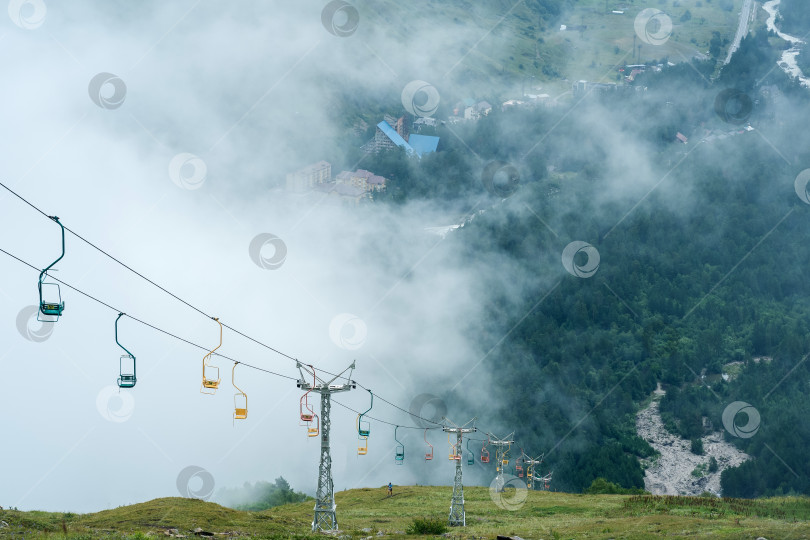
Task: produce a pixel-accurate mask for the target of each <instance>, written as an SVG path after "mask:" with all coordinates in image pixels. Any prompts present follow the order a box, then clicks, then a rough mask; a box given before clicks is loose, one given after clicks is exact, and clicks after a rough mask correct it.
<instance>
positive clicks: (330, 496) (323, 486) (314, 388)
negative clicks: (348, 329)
mask: <svg viewBox="0 0 810 540" xmlns="http://www.w3.org/2000/svg"><path fill="white" fill-rule="evenodd" d="M297 365H298V371H299V372H300V373H301V379H300V380H298V381H297V382H296V385H297V386H298V388H300V389H302V390H306V391H310V392H316V393H318V394H320V395H321V422H320V432H321V462H320V465H319V466H318V492H317V493H316V495H315V517H314V518H313V520H312V530H313V531H318V530H322V531H332V530H337V528H338V523H337V513H336V512H335V508H336V506H335V486H334V483H333V482H332V455H331V454H330V452H329V426H330V420H329V411H330V410H331V408H332V402H331V396H332V394H334V393H336V392H346V391H348V390H353V389H355V388H357V383H356V382H354V381H353V380H352V371H354V362H352V365H350V366H349V367H347V368H346V369H344V370H343V371H341V372H340V373H338V374H337V375H335V376H334V377H333V378H332V379H330V380H325V379H322V378H320V377H318V376H317V374H316V373H315V369H314V368H312V366H305V365H303V364H301V363H300V362H297ZM347 371H348V372H349V374H348V375H346V377H345V382H343V383H341V384H335V381H336V380H337V379H339V378H342V375H343V374H344V373H346V372H347ZM305 374H306V376H305ZM309 381H311V382H309Z"/></svg>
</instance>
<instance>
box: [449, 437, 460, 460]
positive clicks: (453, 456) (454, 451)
mask: <svg viewBox="0 0 810 540" xmlns="http://www.w3.org/2000/svg"><path fill="white" fill-rule="evenodd" d="M447 444H449V445H450V456H449V457H448V458H447V459H449V460H450V461H458V460H459V459H461V453H460V452H459V451H458V448H456V445H455V444H453V441H451V440H450V432H448V433H447Z"/></svg>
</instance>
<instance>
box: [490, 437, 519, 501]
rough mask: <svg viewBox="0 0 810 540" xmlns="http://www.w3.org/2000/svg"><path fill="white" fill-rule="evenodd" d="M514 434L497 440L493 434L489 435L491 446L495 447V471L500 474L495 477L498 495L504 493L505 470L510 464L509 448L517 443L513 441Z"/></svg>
mask: <svg viewBox="0 0 810 540" xmlns="http://www.w3.org/2000/svg"><path fill="white" fill-rule="evenodd" d="M514 434H515V432H514V431H513V432H512V433H510V434H509V435H507V436H506V437H504V438H503V439H499V438H497V437H496V436H495V435H493V434H492V433H488V434H487V435H488V436H489V444H491V445H492V446H494V447H495V470H496V471H497V472H498V476H496V477H495V491H497V492H498V493H500V492H501V491H503V486H504V480H503V470H504V468H505V466H506V465H508V464H509V460H508V459H507V458H506V456H507V455H508V454H509V448H510V447H511V446H512V444H513V443H514V442H515V441H514V440H512V436H513V435H514Z"/></svg>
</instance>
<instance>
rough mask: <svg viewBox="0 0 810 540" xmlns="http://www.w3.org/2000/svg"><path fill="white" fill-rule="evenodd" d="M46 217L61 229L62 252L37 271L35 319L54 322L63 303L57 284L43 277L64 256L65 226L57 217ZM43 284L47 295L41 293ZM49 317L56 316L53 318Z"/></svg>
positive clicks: (57, 318)
mask: <svg viewBox="0 0 810 540" xmlns="http://www.w3.org/2000/svg"><path fill="white" fill-rule="evenodd" d="M48 217H49V218H51V219H52V220H54V221H55V222H56V223H57V225H59V227H61V229H62V254H61V255H60V256H59V258H58V259H56V260H55V261H53V262H52V263H51V264H49V265H48V266H47V267H46V268H44V269H43V270H42V272H40V273H39V282H38V283H37V289H38V290H39V311H38V312H37V320H38V321H40V322H56V321H58V320H59V317H61V316H62V312H63V311H64V310H65V303H64V302H63V301H62V293H61V290H60V288H59V284H58V283H46V282H45V278H46V277H47V276H48V270H50V269H51V268H53V266H54V265H55V264H56V263H58V262H59V261H61V260H62V257H64V256H65V226H64V225H62V223H61V222H60V221H59V218H58V217H56V216H48ZM43 285H44V286H45V290H46V291H48V294H47V295H46V294H43ZM46 296H47V298H46ZM51 317H56V318H55V319H53V318H51Z"/></svg>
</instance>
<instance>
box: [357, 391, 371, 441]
mask: <svg viewBox="0 0 810 540" xmlns="http://www.w3.org/2000/svg"><path fill="white" fill-rule="evenodd" d="M368 393H369V394H370V395H371V404H370V405H369V406H368V409H366V410H365V411H364V412H362V413H360V414H359V415H358V416H357V434H358V435H359V436H360V437H366V438H368V436H369V435H370V434H371V423H370V422H368V421H365V420H363V416H364V415H366V414H368V412H369V411H370V410H371V409H372V408H373V407H374V393H373V392H372V391H371V390H368Z"/></svg>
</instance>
